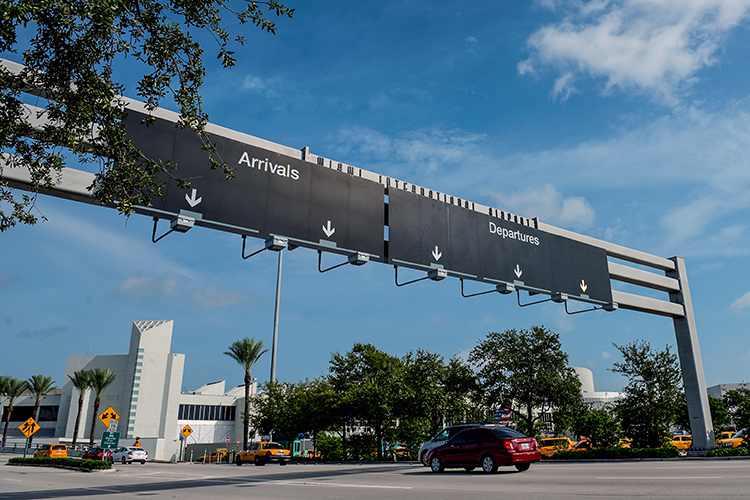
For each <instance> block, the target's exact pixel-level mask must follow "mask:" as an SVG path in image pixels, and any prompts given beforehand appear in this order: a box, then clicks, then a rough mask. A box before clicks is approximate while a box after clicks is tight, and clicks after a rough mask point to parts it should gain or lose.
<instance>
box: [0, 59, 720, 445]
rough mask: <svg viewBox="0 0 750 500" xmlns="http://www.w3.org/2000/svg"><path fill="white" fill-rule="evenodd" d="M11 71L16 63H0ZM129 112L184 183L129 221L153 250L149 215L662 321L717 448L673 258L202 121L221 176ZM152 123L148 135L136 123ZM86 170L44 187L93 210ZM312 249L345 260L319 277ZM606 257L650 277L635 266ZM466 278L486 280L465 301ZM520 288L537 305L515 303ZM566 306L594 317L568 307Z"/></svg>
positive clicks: (143, 141)
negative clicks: (145, 228) (640, 290)
mask: <svg viewBox="0 0 750 500" xmlns="http://www.w3.org/2000/svg"><path fill="white" fill-rule="evenodd" d="M0 64H2V65H3V66H5V67H6V69H8V70H10V71H12V72H15V73H19V72H20V70H21V68H22V67H21V66H20V65H18V64H15V63H11V62H8V61H2V60H0ZM121 99H122V100H123V102H125V103H126V105H127V108H128V110H129V113H130V114H129V116H128V118H127V120H126V123H125V126H126V131H127V135H128V137H129V138H130V139H131V140H132V142H133V143H134V144H135V145H136V146H137V147H139V148H140V149H141V150H142V151H143V152H144V153H145V154H146V155H147V156H149V157H151V158H154V159H159V160H162V161H165V162H166V161H172V162H174V163H175V164H176V165H177V168H176V171H175V175H176V176H177V177H180V178H182V179H186V180H189V181H190V183H191V187H190V189H189V190H184V189H181V188H180V187H178V185H177V182H176V181H175V180H174V179H172V178H169V177H167V176H165V177H164V180H166V182H167V187H166V194H165V196H164V198H163V199H154V200H152V202H151V205H150V206H148V207H145V206H139V207H135V210H136V212H138V213H141V214H144V215H149V216H152V217H154V219H155V221H154V234H153V236H152V238H153V240H154V241H155V242H156V241H158V240H159V239H161V238H162V237H164V235H162V236H159V237H157V236H156V231H157V223H158V220H159V219H167V220H169V221H170V225H171V229H170V231H169V232H172V231H177V232H185V231H187V230H189V229H190V228H192V227H194V226H196V225H197V226H204V227H208V228H212V229H218V230H222V231H228V232H231V233H236V234H240V235H242V245H243V246H242V256H243V257H245V258H247V257H249V256H251V255H254V254H255V253H258V252H260V251H262V250H266V249H268V250H277V251H279V250H282V249H284V248H287V247H288V246H289V247H292V246H294V247H306V248H311V249H315V250H317V251H318V252H319V269H320V271H321V272H325V271H328V270H330V269H333V268H336V267H339V266H341V265H345V264H346V263H351V264H354V265H362V264H365V263H367V262H369V261H370V260H372V261H376V262H382V263H387V264H391V265H393V266H394V268H395V273H396V284H397V285H399V286H403V285H406V284H409V283H413V282H415V281H420V280H423V279H432V280H436V281H437V280H441V279H444V278H446V277H448V276H452V277H456V278H459V279H460V280H461V292H462V295H463V296H464V297H472V296H475V295H482V294H485V293H493V292H499V293H501V294H507V293H512V292H515V293H516V295H517V297H518V303H519V305H521V306H526V305H531V304H536V303H539V302H543V301H546V300H551V301H555V302H561V303H564V304H565V310H566V311H567V312H568V313H570V314H576V313H578V312H584V311H590V310H593V309H604V310H607V311H614V310H616V309H617V308H618V307H619V308H622V309H631V310H636V311H641V312H646V313H649V314H656V315H662V316H667V317H671V318H672V319H673V321H674V327H675V334H676V339H677V350H678V355H679V358H680V364H681V368H682V373H683V379H684V386H685V394H686V397H687V401H688V413H689V416H690V423H691V430H692V434H693V443H694V447H696V448H698V449H704V450H705V449H710V448H713V446H714V436H713V429H712V424H711V415H710V412H709V407H708V397H707V391H706V384H705V377H704V373H703V363H702V360H701V355H700V348H699V345H698V337H697V331H696V326H695V319H694V317H693V309H692V302H691V298H690V291H689V287H688V283H687V274H686V271H685V264H684V261H683V259H681V258H679V257H673V258H671V259H667V258H663V257H658V256H654V255H650V254H647V253H645V252H640V251H638V250H633V249H629V248H626V247H623V246H620V245H615V244H612V243H609V242H605V241H601V240H597V239H595V238H591V237H588V236H585V235H581V234H577V233H573V232H571V231H567V230H564V229H560V228H557V227H554V226H550V225H548V224H545V223H544V222H542V221H540V220H538V219H536V218H534V219H529V218H525V217H521V216H518V215H515V214H511V213H509V212H506V211H503V210H498V209H495V208H492V207H488V206H484V205H481V204H478V203H474V202H471V201H468V200H465V199H461V198H458V197H456V196H451V195H448V194H446V193H441V192H438V191H434V190H431V189H429V188H426V187H423V186H419V185H416V184H412V183H408V182H405V181H401V180H398V179H394V178H391V177H387V176H383V175H380V174H377V173H374V172H369V171H367V170H364V169H361V168H358V167H354V166H351V165H347V164H344V163H341V162H336V161H333V160H330V159H326V158H323V157H321V156H317V155H314V154H311V153H310V151H309V149H308V148H303V149H302V150H298V149H294V148H289V147H287V146H282V145H279V144H274V143H272V142H269V141H265V140H263V139H259V138H257V137H253V136H250V135H247V134H242V133H240V132H236V131H233V130H230V129H226V128H223V127H219V126H216V125H213V124H208V125H207V126H206V132H207V133H208V135H209V136H210V138H211V140H212V142H213V143H214V144H215V146H216V153H217V154H218V155H219V156H220V157H221V158H222V159H223V160H224V161H226V162H227V163H228V164H229V166H230V167H232V168H234V169H235V179H234V180H232V181H227V180H226V179H225V177H224V173H223V172H221V171H220V170H211V169H210V163H209V161H208V158H207V153H205V152H204V151H202V150H201V142H200V140H199V139H198V138H197V137H196V135H195V134H194V133H193V132H191V131H189V130H187V131H186V130H182V129H179V128H177V127H176V124H177V121H178V115H177V114H176V113H173V112H170V111H166V110H163V109H156V110H153V111H148V110H146V109H145V107H144V105H143V103H140V102H138V101H134V100H130V99H127V98H121ZM28 108H29V117H30V118H29V121H30V123H31V124H32V125H34V126H42V125H43V124H42V123H38V124H37V123H34V121H35V120H37V121H39V120H38V119H37V118H36V117H38V116H41V115H40V114H38V112H39V111H42V110H40V109H39V108H35V107H33V106H28ZM147 115H151V116H153V117H154V118H155V122H154V123H153V125H151V126H149V127H146V126H145V125H143V124H142V120H143V118H144V117H146V116H147ZM0 175H2V178H3V179H4V180H5V181H7V182H8V183H9V184H10V185H11V186H12V187H16V188H20V189H27V188H28V186H29V181H30V179H29V175H28V172H25V171H23V170H22V169H10V168H7V167H6V168H3V164H1V163H0ZM93 181H94V174H91V173H87V172H82V171H79V170H74V169H69V168H66V169H64V170H63V172H62V176H61V180H60V183H59V184H57V185H56V186H55V188H54V189H52V190H47V191H44V192H45V193H47V194H50V195H53V196H59V197H63V198H68V199H73V200H76V201H83V202H88V203H96V200H95V198H94V197H93V195H92V193H91V192H90V191H89V190H88V187H89V186H91V185H94V182H93ZM247 236H251V237H257V238H261V239H263V240H265V245H264V247H263V248H261V250H258V251H257V252H254V253H251V254H250V255H245V240H246V237H247ZM323 252H328V253H334V254H340V255H345V256H346V257H347V260H346V261H345V262H344V263H343V264H338V265H335V266H333V267H330V268H328V269H322V268H321V267H320V266H321V259H322V254H323ZM608 258H617V259H621V260H623V261H627V262H631V263H635V264H638V265H641V266H647V267H650V268H652V269H656V270H657V271H658V272H660V273H662V274H656V273H653V272H648V271H644V270H642V269H638V268H634V267H630V266H627V265H624V264H621V263H617V262H612V261H610V260H608ZM400 267H407V268H410V269H413V270H417V271H422V272H424V273H425V275H424V277H422V278H418V279H413V280H411V281H407V282H402V283H399V280H398V269H399V268H400ZM464 280H470V281H476V282H481V283H486V284H488V285H491V286H492V288H491V289H489V290H487V291H482V292H477V293H471V294H466V293H464ZM611 280H618V281H623V282H627V283H630V284H633V285H637V286H642V287H646V288H649V289H652V290H658V291H661V292H666V293H668V294H669V301H665V300H659V299H655V298H652V297H648V296H642V295H637V294H631V293H625V292H621V291H618V290H612V288H611ZM520 291H526V292H529V294H530V295H537V294H543V295H547V296H548V298H547V299H544V300H535V301H534V302H531V303H526V304H522V303H521V295H520ZM570 300H574V301H578V302H584V303H589V304H592V305H593V308H591V309H583V310H575V311H569V310H568V302H569V301H570Z"/></svg>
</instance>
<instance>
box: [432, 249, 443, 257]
mask: <svg viewBox="0 0 750 500" xmlns="http://www.w3.org/2000/svg"><path fill="white" fill-rule="evenodd" d="M442 256H443V254H442V252H440V251H439V250H438V247H437V245H435V250H433V251H432V257H433V258H434V259H435V260H440V257H442Z"/></svg>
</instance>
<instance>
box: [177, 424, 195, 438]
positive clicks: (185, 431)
mask: <svg viewBox="0 0 750 500" xmlns="http://www.w3.org/2000/svg"><path fill="white" fill-rule="evenodd" d="M180 432H181V433H182V435H183V436H185V439H187V438H188V436H189V435H190V434H192V433H193V429H191V428H190V426H189V425H186V426H185V427H183V428H182V430H181V431H180Z"/></svg>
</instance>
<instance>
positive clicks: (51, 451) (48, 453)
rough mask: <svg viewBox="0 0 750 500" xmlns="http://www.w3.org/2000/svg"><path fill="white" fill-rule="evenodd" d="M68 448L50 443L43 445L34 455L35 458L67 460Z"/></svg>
mask: <svg viewBox="0 0 750 500" xmlns="http://www.w3.org/2000/svg"><path fill="white" fill-rule="evenodd" d="M67 457H68V447H67V446H66V445H64V444H54V443H49V444H45V445H42V447H41V448H39V449H38V450H37V452H36V453H34V458H67Z"/></svg>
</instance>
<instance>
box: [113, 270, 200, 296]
mask: <svg viewBox="0 0 750 500" xmlns="http://www.w3.org/2000/svg"><path fill="white" fill-rule="evenodd" d="M189 284H190V278H188V277H187V276H182V275H179V274H174V273H164V274H152V275H147V274H143V273H140V272H139V273H135V274H131V275H130V276H128V277H127V278H125V279H124V280H122V281H120V282H119V283H118V284H117V287H115V291H114V296H115V297H141V298H149V297H174V296H177V295H180V294H181V293H182V290H183V289H184V288H185V287H186V286H188V285H189Z"/></svg>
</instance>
